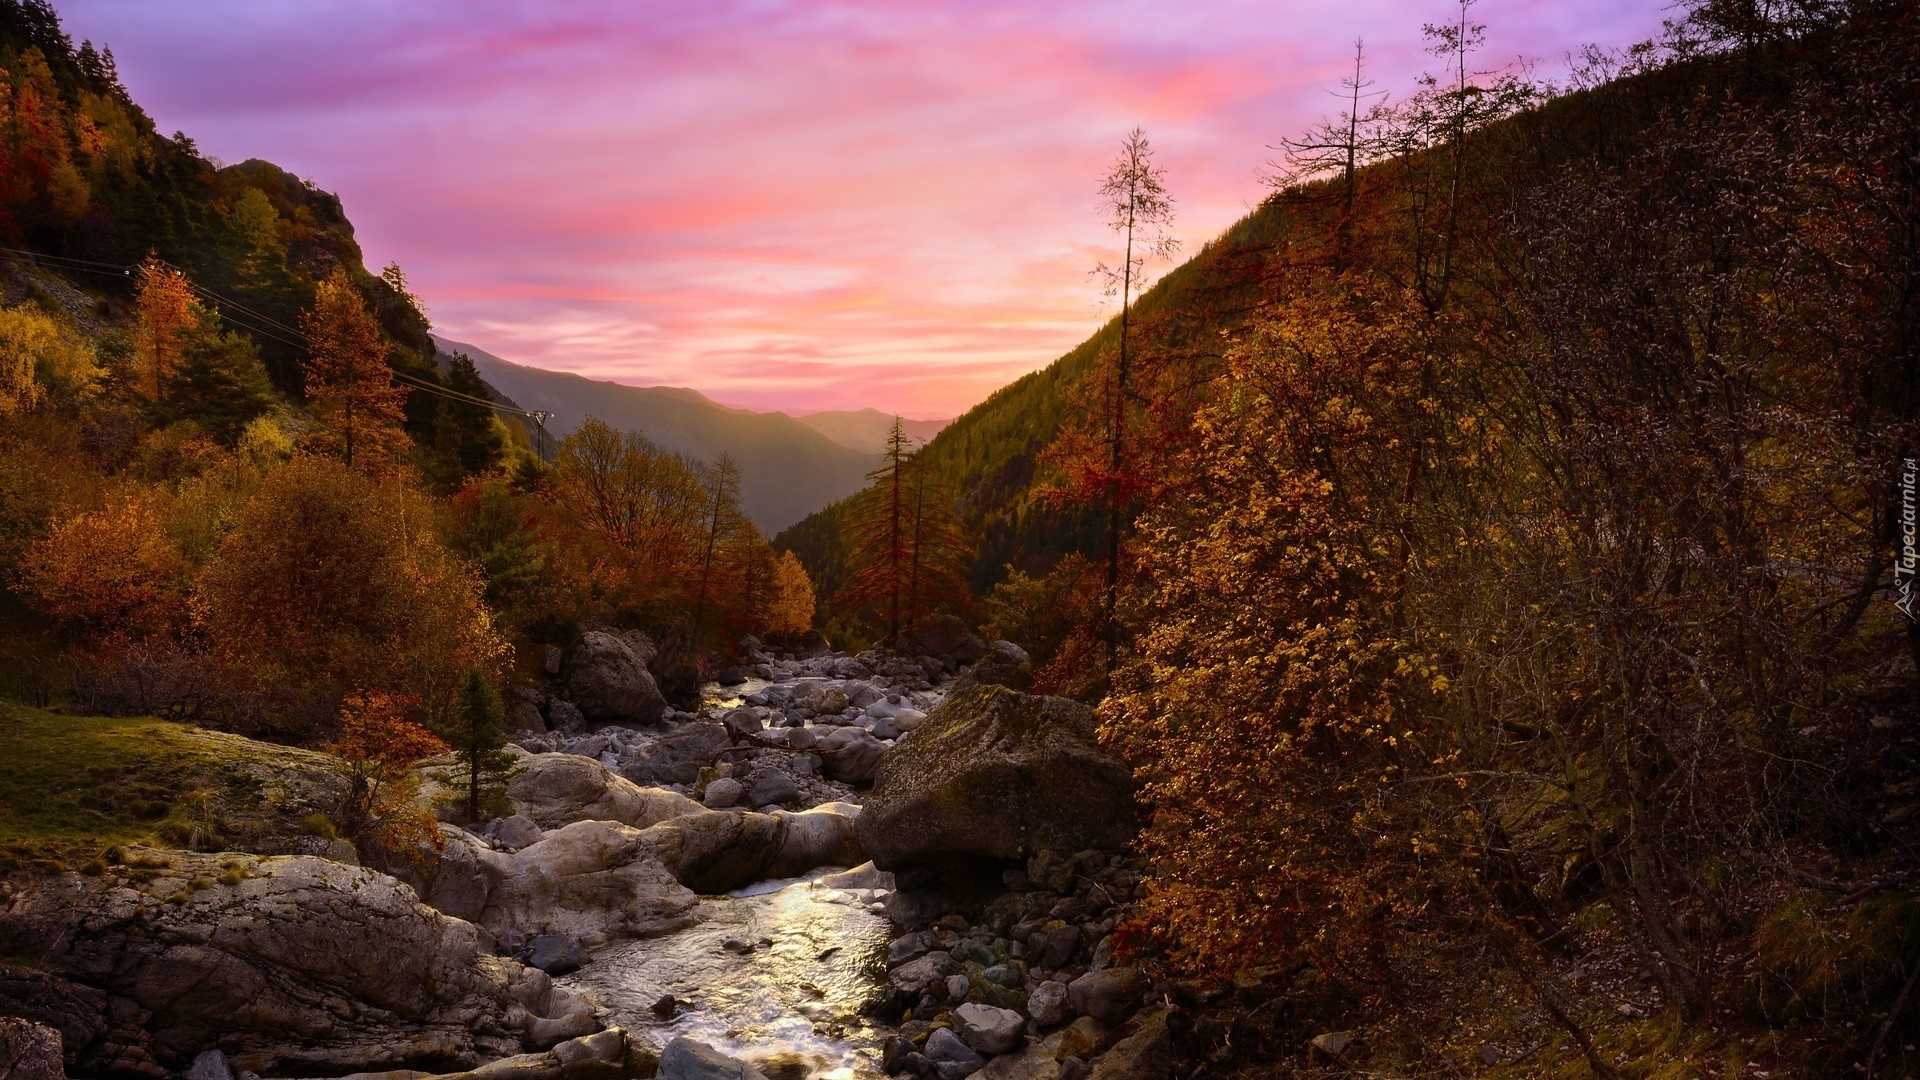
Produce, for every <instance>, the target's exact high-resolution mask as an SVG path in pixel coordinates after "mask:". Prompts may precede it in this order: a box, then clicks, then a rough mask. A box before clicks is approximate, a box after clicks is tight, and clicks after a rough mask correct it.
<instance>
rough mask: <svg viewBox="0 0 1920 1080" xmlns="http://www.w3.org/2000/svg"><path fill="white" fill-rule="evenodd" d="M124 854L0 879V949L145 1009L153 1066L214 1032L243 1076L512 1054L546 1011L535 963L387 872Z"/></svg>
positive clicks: (549, 992) (440, 1065)
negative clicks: (103, 862)
mask: <svg viewBox="0 0 1920 1080" xmlns="http://www.w3.org/2000/svg"><path fill="white" fill-rule="evenodd" d="M129 861H130V862H133V863H135V864H136V865H133V866H120V867H110V868H108V869H107V870H106V871H105V872H104V873H102V874H99V875H97V876H92V877H87V876H82V875H79V874H66V875H62V876H60V877H58V878H53V879H41V880H36V881H33V882H31V883H26V884H22V883H21V882H18V881H9V882H6V883H4V884H0V950H4V951H5V952H7V953H8V954H10V955H25V956H32V957H35V958H36V961H37V962H38V963H39V964H40V965H41V967H42V968H43V969H45V970H46V971H48V972H50V973H52V974H53V975H56V976H58V977H59V978H61V979H64V980H68V981H71V982H73V983H77V984H80V985H81V986H83V987H90V988H92V989H94V990H96V991H99V992H102V993H104V994H105V995H106V996H107V1001H108V1003H109V1005H110V1006H111V1003H112V1002H114V1001H124V1002H126V1003H127V1006H126V1007H127V1008H130V1009H132V1010H134V1011H135V1012H144V1013H146V1014H147V1017H146V1019H145V1021H144V1022H143V1023H142V1025H141V1026H143V1027H144V1028H145V1030H146V1031H147V1033H148V1034H149V1035H150V1037H151V1040H152V1041H151V1053H152V1057H153V1058H154V1059H156V1060H157V1061H158V1062H159V1063H160V1064H161V1065H164V1066H169V1067H173V1068H179V1067H181V1066H184V1065H185V1064H186V1063H187V1062H189V1061H191V1060H192V1059H193V1058H194V1056H195V1055H197V1054H199V1053H200V1052H202V1051H204V1050H206V1049H209V1048H211V1047H215V1046H217V1047H218V1048H219V1049H221V1050H224V1051H226V1053H227V1055H228V1057H229V1058H230V1059H232V1061H233V1064H234V1065H235V1067H237V1068H239V1069H245V1070H251V1071H253V1072H258V1073H278V1074H282V1075H284V1074H288V1073H294V1074H307V1075H312V1074H316V1073H317V1074H321V1075H339V1074H344V1073H350V1072H355V1071H361V1070H370V1069H391V1068H399V1067H402V1066H410V1067H426V1068H433V1069H439V1070H445V1069H448V1068H466V1067H471V1066H473V1065H475V1064H477V1063H478V1062H479V1061H481V1060H484V1059H489V1058H494V1057H499V1056H501V1055H503V1054H511V1053H516V1052H518V1051H520V1050H521V1049H522V1047H523V1045H524V1041H525V1039H526V1037H527V1036H528V1033H529V1032H528V1028H529V1026H530V1025H531V1024H532V1023H533V1022H534V1021H535V1020H536V1018H539V1017H543V1016H546V1015H548V1011H549V1010H551V1009H553V1008H555V1005H556V1002H555V1000H554V999H555V997H556V996H557V995H556V993H555V991H554V990H553V988H552V984H551V982H550V981H548V980H547V979H546V976H545V975H543V974H541V973H538V972H531V971H529V970H528V969H526V968H523V967H521V966H520V965H519V964H517V963H514V962H512V961H509V960H503V959H501V958H499V957H495V956H490V955H486V954H485V951H484V949H483V940H482V937H481V934H480V932H479V931H478V930H477V929H476V928H475V927H474V926H472V925H471V924H469V923H466V922H463V921H461V920H458V919H452V918H448V917H446V916H445V915H442V914H441V913H439V912H437V911H434V910H433V909H431V908H429V907H427V906H425V905H423V904H421V903H420V902H419V900H418V899H416V898H415V896H414V893H413V890H411V889H409V888H407V887H406V886H404V885H403V884H401V883H400V882H398V881H396V880H394V879H393V878H391V877H388V876H386V875H384V874H380V873H376V872H374V871H371V870H366V869H361V868H358V867H349V866H342V865H340V864H338V863H333V862H328V861H326V860H324V859H317V858H312V857H307V856H282V857H276V858H249V857H244V856H235V855H199V854H192V853H186V852H166V853H157V852H154V853H149V852H136V853H135V857H134V858H132V859H130V860H129ZM111 1018H112V1010H111V1008H110V1009H109V1020H111Z"/></svg>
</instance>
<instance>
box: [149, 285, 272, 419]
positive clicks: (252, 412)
mask: <svg viewBox="0 0 1920 1080" xmlns="http://www.w3.org/2000/svg"><path fill="white" fill-rule="evenodd" d="M165 385H166V387H167V396H168V400H169V401H170V403H171V405H170V408H169V410H168V411H169V412H170V414H171V415H172V416H174V417H177V418H179V419H182V420H192V421H193V422H195V423H197V424H199V425H200V427H201V428H202V429H204V430H205V431H206V432H207V433H208V434H210V435H212V436H214V437H215V438H217V439H219V440H220V441H221V442H222V443H225V444H226V445H228V446H232V445H233V444H234V443H236V442H237V441H239V438H240V433H241V432H242V431H244V430H246V426H247V425H248V424H249V423H252V422H253V420H254V418H255V417H258V416H261V415H264V414H265V413H267V412H268V411H269V410H271V409H272V408H273V406H274V404H275V402H276V401H277V400H278V399H277V398H276V396H275V395H274V392H273V384H272V383H271V382H270V381H268V379H267V369H266V368H265V367H264V366H262V365H261V363H260V349H259V347H258V346H256V345H255V344H254V343H253V339H252V338H249V337H245V336H243V335H240V334H234V333H222V332H221V331H220V325H219V320H218V318H217V317H216V316H214V315H213V314H212V313H211V312H203V313H202V318H201V320H200V326H199V327H198V329H197V332H196V333H195V334H194V335H193V339H192V340H191V341H190V343H189V344H188V345H187V347H186V348H185V350H184V351H183V354H182V358H181V361H180V365H179V368H178V369H177V370H176V371H175V372H174V373H173V374H172V376H171V377H170V378H169V379H168V380H167V381H166V384H165Z"/></svg>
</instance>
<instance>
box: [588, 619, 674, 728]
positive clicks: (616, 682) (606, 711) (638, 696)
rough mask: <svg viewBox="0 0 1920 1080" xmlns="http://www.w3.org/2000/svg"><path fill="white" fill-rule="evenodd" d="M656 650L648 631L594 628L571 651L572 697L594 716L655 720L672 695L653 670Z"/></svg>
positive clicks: (645, 721) (664, 708)
mask: <svg viewBox="0 0 1920 1080" xmlns="http://www.w3.org/2000/svg"><path fill="white" fill-rule="evenodd" d="M653 656H654V649H653V643H652V642H651V641H649V640H648V639H647V636H646V635H645V634H641V633H636V632H632V631H628V632H624V633H622V632H616V631H611V630H589V631H587V632H586V633H584V634H581V635H580V640H579V641H578V642H576V643H575V644H574V646H573V650H572V653H571V655H569V656H568V657H567V664H566V683H567V697H568V699H569V700H571V701H572V702H573V703H574V705H576V706H578V707H579V709H580V712H581V713H582V714H583V715H585V716H586V717H587V719H589V720H594V721H611V720H630V721H634V722H636V723H641V724H651V723H654V722H655V721H657V720H659V719H660V714H662V713H664V712H665V711H666V709H667V699H666V698H665V697H664V696H662V695H661V693H660V686H659V684H658V683H657V682H655V681H654V678H653V672H651V671H648V670H647V661H649V660H652V659H653Z"/></svg>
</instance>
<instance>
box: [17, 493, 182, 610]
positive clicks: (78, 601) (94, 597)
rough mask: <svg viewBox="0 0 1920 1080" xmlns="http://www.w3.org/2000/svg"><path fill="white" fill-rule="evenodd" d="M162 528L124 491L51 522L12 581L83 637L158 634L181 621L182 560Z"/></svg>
mask: <svg viewBox="0 0 1920 1080" xmlns="http://www.w3.org/2000/svg"><path fill="white" fill-rule="evenodd" d="M164 524H165V523H164V520H163V519H162V517H161V515H160V513H159V511H158V510H156V508H155V506H154V500H153V498H152V497H151V496H150V495H148V494H146V493H144V492H142V491H140V490H138V489H131V490H127V491H123V492H121V493H119V494H117V495H115V496H113V497H112V498H110V499H109V500H108V502H107V504H106V505H105V506H102V507H100V508H99V509H95V510H88V511H83V512H79V513H74V514H72V515H71V516H68V517H66V518H64V519H62V520H60V521H58V522H56V523H55V524H54V525H53V527H52V528H51V529H50V530H49V531H48V532H47V534H46V535H45V536H43V537H42V538H41V539H40V540H39V541H38V542H36V543H35V544H34V545H33V546H32V547H30V548H28V549H27V550H26V552H25V554H24V555H23V556H22V557H21V560H20V564H19V566H18V567H17V568H16V571H15V574H16V581H17V582H18V584H19V587H20V589H21V592H22V593H23V594H24V595H25V596H26V598H27V599H28V601H29V602H30V603H31V604H32V605H33V606H34V607H35V608H37V609H38V610H40V611H41V612H43V613H45V614H47V615H49V616H51V617H53V618H55V619H58V620H60V621H62V622H64V623H67V624H69V625H71V626H73V627H74V628H75V629H77V630H79V631H80V632H82V633H83V634H85V635H87V636H89V637H94V638H105V637H111V636H122V637H125V636H132V637H141V636H147V635H153V634H159V633H164V632H166V631H168V630H171V629H173V628H175V627H176V626H178V625H179V623H180V622H181V621H182V620H183V619H184V617H185V615H186V592H185V588H184V585H185V582H184V580H183V578H184V574H185V570H186V558H185V556H184V554H183V553H182V551H181V549H180V545H179V543H178V542H177V541H175V540H174V538H173V537H171V536H169V535H168V534H167V531H166V529H165V527H164Z"/></svg>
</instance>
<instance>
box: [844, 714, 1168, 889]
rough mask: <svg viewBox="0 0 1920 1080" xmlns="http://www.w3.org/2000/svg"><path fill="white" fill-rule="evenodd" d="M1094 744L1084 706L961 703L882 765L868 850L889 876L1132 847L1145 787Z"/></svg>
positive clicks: (864, 816)
mask: <svg viewBox="0 0 1920 1080" xmlns="http://www.w3.org/2000/svg"><path fill="white" fill-rule="evenodd" d="M1092 740H1093V714H1092V711H1091V710H1090V709H1088V708H1087V707H1086V706H1085V705H1082V704H1080V703H1079V702H1076V701H1070V700H1068V699H1065V698H1051V697H1036V696H1032V695H1028V694H1017V693H1014V692H1012V691H1010V690H1007V689H1005V688H1003V687H997V686H979V687H975V688H973V689H971V690H967V691H964V692H962V693H959V694H955V695H953V696H951V697H949V698H947V699H946V700H945V701H944V702H942V703H941V704H940V706H939V707H938V708H936V709H934V711H933V712H932V713H930V714H929V715H928V716H927V719H926V722H925V723H923V724H921V725H920V726H919V727H917V728H915V729H914V730H913V731H911V732H909V733H908V734H907V735H906V736H904V737H903V738H902V739H901V740H900V741H899V742H898V743H897V744H896V745H895V746H894V747H893V749H892V750H891V751H889V752H888V753H887V754H886V755H885V756H884V757H882V758H881V759H880V762H879V766H878V771H877V772H876V773H875V775H874V784H873V791H872V793H871V794H870V795H869V796H868V798H867V801H866V804H865V807H864V809H863V810H862V812H861V815H860V824H859V840H860V845H861V847H862V848H863V849H865V851H866V852H867V854H868V855H869V856H870V857H871V858H872V859H873V861H874V862H875V864H877V865H879V866H881V867H883V868H887V869H892V868H895V867H900V866H906V865H911V864H913V863H914V862H916V861H920V860H924V859H928V858H933V857H939V856H947V855H972V856H984V857H988V858H995V859H1015V858H1025V857H1026V856H1028V855H1030V854H1031V853H1033V852H1035V851H1037V850H1040V849H1043V848H1046V849H1054V850H1061V851H1078V850H1082V849H1107V850H1117V849H1119V848H1123V847H1125V846H1126V845H1127V843H1128V842H1129V841H1131V840H1132V838H1133V834H1134V811H1133V777H1132V774H1131V772H1130V771H1129V770H1128V768H1127V767H1126V765H1125V764H1123V763H1122V762H1120V761H1119V760H1118V759H1116V758H1114V757H1112V756H1111V755H1109V754H1107V753H1105V752H1103V751H1101V750H1099V749H1098V748H1096V747H1095V746H1094V745H1093V741H1092Z"/></svg>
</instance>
